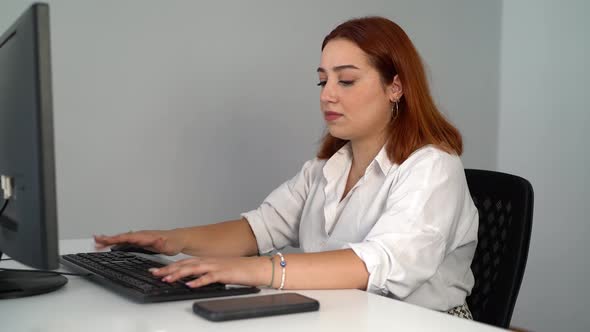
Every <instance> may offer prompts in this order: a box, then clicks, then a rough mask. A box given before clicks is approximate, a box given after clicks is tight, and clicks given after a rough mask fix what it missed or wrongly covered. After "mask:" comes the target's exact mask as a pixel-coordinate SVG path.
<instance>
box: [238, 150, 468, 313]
mask: <svg viewBox="0 0 590 332" xmlns="http://www.w3.org/2000/svg"><path fill="white" fill-rule="evenodd" d="M351 165H352V152H351V148H350V143H348V144H347V145H345V146H344V147H342V148H341V149H340V150H339V151H338V152H336V153H335V154H334V155H333V156H332V157H331V158H330V159H328V160H320V159H317V158H316V159H313V160H310V161H307V162H306V163H305V164H304V165H303V168H302V169H301V171H300V172H299V173H298V174H297V175H296V176H295V177H293V178H292V179H291V180H289V181H287V182H285V183H283V184H282V185H281V186H280V187H278V188H277V189H275V190H274V191H273V192H272V193H271V194H270V195H269V196H268V197H267V198H266V199H265V200H264V202H263V203H262V205H261V206H260V207H259V208H258V209H256V210H253V211H250V212H247V213H243V214H242V216H243V217H245V218H246V219H247V220H248V222H249V224H250V227H251V228H252V231H253V232H254V235H255V237H256V241H257V243H258V249H259V251H260V253H268V252H270V251H272V250H273V249H281V248H283V247H285V246H288V245H290V246H293V247H300V248H301V249H302V250H303V251H304V252H319V251H327V250H336V249H346V248H350V249H352V250H353V251H354V252H355V253H356V254H357V255H358V257H359V258H360V259H361V260H362V261H363V262H364V263H365V266H366V268H367V271H368V272H369V281H368V285H367V290H368V291H369V292H372V293H377V294H381V295H387V296H390V297H392V298H395V299H400V300H403V301H406V302H410V303H414V304H417V305H420V306H423V307H427V308H431V309H435V310H441V311H446V310H448V309H450V308H453V307H455V306H458V305H461V304H463V303H465V298H466V296H467V295H469V294H470V292H471V289H472V288H473V285H474V278H473V273H472V272H471V268H470V266H471V261H472V259H473V255H474V253H475V247H476V245H477V228H478V212H477V209H476V207H475V205H474V204H473V201H472V199H471V196H470V194H469V189H468V188H467V182H466V179H465V173H464V169H463V165H462V163H461V159H460V158H459V157H458V156H457V155H452V154H448V153H446V152H444V151H442V150H440V149H438V148H436V147H434V146H432V145H429V146H426V147H423V148H421V149H419V150H417V151H415V152H414V153H413V154H412V155H411V156H410V157H409V158H408V159H407V160H406V161H404V162H403V163H402V164H401V165H398V164H395V163H392V162H391V161H390V160H389V158H388V157H387V153H386V150H385V147H383V148H382V149H381V151H380V152H379V153H378V154H377V156H376V157H375V159H374V160H373V161H372V162H371V163H370V164H369V166H368V167H367V169H366V171H365V174H364V176H363V177H362V178H361V179H360V180H359V181H358V182H357V183H356V185H355V186H354V187H353V188H352V189H351V190H350V191H349V193H348V194H347V195H346V197H344V199H342V195H343V194H344V187H345V185H346V181H347V178H348V173H349V171H350V168H351ZM334 278H338V276H334Z"/></svg>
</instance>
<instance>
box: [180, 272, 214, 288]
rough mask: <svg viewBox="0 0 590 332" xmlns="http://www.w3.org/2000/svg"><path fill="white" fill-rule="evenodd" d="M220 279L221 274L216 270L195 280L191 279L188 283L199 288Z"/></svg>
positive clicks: (189, 285) (191, 286)
mask: <svg viewBox="0 0 590 332" xmlns="http://www.w3.org/2000/svg"><path fill="white" fill-rule="evenodd" d="M219 280H220V278H219V275H218V274H217V273H215V272H209V273H206V274H203V275H201V276H200V277H198V278H197V279H195V280H191V281H189V282H187V283H186V285H187V286H188V287H190V288H197V287H203V286H206V285H209V284H212V283H214V282H218V281H219Z"/></svg>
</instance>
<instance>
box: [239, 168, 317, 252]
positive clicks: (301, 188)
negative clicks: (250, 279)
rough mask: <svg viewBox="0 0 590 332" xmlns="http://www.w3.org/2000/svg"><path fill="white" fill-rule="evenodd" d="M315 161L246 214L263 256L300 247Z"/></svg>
mask: <svg viewBox="0 0 590 332" xmlns="http://www.w3.org/2000/svg"><path fill="white" fill-rule="evenodd" d="M313 164H314V160H309V161H307V162H306V163H305V164H304V165H303V167H302V169H301V171H299V173H297V175H295V177H293V178H292V179H290V180H288V181H286V182H285V183H283V184H282V185H280V186H279V187H278V188H277V189H275V190H274V191H273V192H271V193H270V195H268V197H266V199H265V200H264V201H263V202H262V204H261V205H260V207H258V208H257V209H255V210H252V211H249V212H246V213H242V214H241V216H242V217H244V218H246V220H248V223H249V224H250V228H252V232H253V233H254V236H255V237H256V242H257V244H258V251H259V252H260V253H261V254H264V253H267V252H270V251H272V250H273V249H275V248H276V249H281V248H284V247H286V246H293V247H298V246H299V223H300V219H301V213H302V211H303V207H304V204H305V200H306V199H307V196H308V193H309V185H310V183H311V172H312V167H313Z"/></svg>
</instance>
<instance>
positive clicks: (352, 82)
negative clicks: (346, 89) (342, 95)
mask: <svg viewBox="0 0 590 332" xmlns="http://www.w3.org/2000/svg"><path fill="white" fill-rule="evenodd" d="M338 83H340V85H342V86H351V85H353V84H354V81H343V80H340V81H338Z"/></svg>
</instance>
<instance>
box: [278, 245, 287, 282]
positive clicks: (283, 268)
mask: <svg viewBox="0 0 590 332" xmlns="http://www.w3.org/2000/svg"><path fill="white" fill-rule="evenodd" d="M277 255H279V257H280V258H281V263H280V265H281V268H282V274H281V286H280V287H279V290H283V287H285V271H286V270H287V262H286V261H285V257H283V254H281V253H280V252H277Z"/></svg>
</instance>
